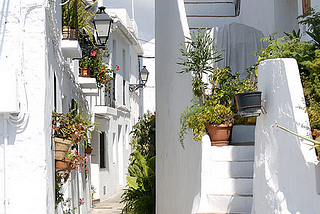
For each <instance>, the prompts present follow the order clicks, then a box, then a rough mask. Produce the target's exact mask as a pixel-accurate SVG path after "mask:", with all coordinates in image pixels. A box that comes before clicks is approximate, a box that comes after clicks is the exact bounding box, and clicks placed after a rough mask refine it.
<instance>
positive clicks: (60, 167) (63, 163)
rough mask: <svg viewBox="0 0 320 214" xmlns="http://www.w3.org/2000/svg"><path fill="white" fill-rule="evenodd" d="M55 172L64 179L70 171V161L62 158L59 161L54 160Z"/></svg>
mask: <svg viewBox="0 0 320 214" xmlns="http://www.w3.org/2000/svg"><path fill="white" fill-rule="evenodd" d="M55 162H56V172H57V173H59V175H60V176H61V177H64V178H65V177H66V176H68V175H69V172H70V171H71V160H70V159H69V158H63V159H61V160H56V161H55Z"/></svg>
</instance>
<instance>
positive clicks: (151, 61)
mask: <svg viewBox="0 0 320 214" xmlns="http://www.w3.org/2000/svg"><path fill="white" fill-rule="evenodd" d="M155 42H156V41H155V39H152V40H150V41H149V42H147V43H145V44H143V51H144V54H143V56H144V57H145V58H143V65H144V66H146V68H147V70H148V71H149V78H148V81H147V83H146V87H145V88H144V89H143V101H144V103H143V112H144V113H147V112H148V111H150V112H155V111H156V82H155V81H156V78H155V76H156V75H155V58H154V56H155Z"/></svg>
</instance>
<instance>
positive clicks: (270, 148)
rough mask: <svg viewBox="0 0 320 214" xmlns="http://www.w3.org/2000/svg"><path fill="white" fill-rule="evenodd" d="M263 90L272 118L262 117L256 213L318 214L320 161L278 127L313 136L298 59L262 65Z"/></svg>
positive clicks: (258, 128)
mask: <svg viewBox="0 0 320 214" xmlns="http://www.w3.org/2000/svg"><path fill="white" fill-rule="evenodd" d="M258 76H259V80H258V81H259V90H260V91H262V99H265V100H266V103H265V108H266V111H267V114H263V115H261V116H260V117H258V119H257V125H256V133H255V143H256V146H255V164H254V178H253V195H254V202H253V209H252V213H256V214H260V213H265V214H267V213H270V214H278V213H279V214H280V213H308V214H313V213H314V214H316V213H319V209H320V204H319V200H320V196H319V172H320V171H319V170H320V168H319V162H318V161H317V160H316V155H315V151H314V149H313V150H310V146H309V145H307V144H309V142H308V141H305V140H302V139H300V138H298V137H296V136H294V135H292V134H289V133H287V132H285V131H283V130H281V129H279V128H276V127H275V124H278V125H281V126H284V127H286V128H287V129H289V130H291V131H294V132H297V133H299V134H300V135H303V136H309V137H310V128H309V122H308V115H307V114H306V113H305V112H304V111H303V110H302V109H300V108H298V107H299V106H301V107H303V106H304V96H303V91H302V87H301V83H300V76H299V70H298V67H297V63H296V61H295V60H294V59H274V60H267V61H264V62H261V63H260V65H259V71H258Z"/></svg>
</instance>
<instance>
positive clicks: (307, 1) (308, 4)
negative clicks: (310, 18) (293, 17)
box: [302, 0, 311, 14]
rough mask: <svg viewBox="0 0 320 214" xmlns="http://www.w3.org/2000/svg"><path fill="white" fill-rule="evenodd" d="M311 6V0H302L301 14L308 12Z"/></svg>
mask: <svg viewBox="0 0 320 214" xmlns="http://www.w3.org/2000/svg"><path fill="white" fill-rule="evenodd" d="M310 7H311V2H310V0H302V9H303V14H305V13H307V12H309V11H310V10H309V9H310Z"/></svg>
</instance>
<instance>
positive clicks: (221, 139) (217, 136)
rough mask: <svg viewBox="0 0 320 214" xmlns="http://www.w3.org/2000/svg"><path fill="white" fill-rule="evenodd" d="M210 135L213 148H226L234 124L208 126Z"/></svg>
mask: <svg viewBox="0 0 320 214" xmlns="http://www.w3.org/2000/svg"><path fill="white" fill-rule="evenodd" d="M206 126H207V130H208V134H209V136H210V140H211V146H226V145H228V144H229V138H230V135H231V128H232V124H229V125H224V124H221V125H215V126H214V125H212V124H207V125H206Z"/></svg>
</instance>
